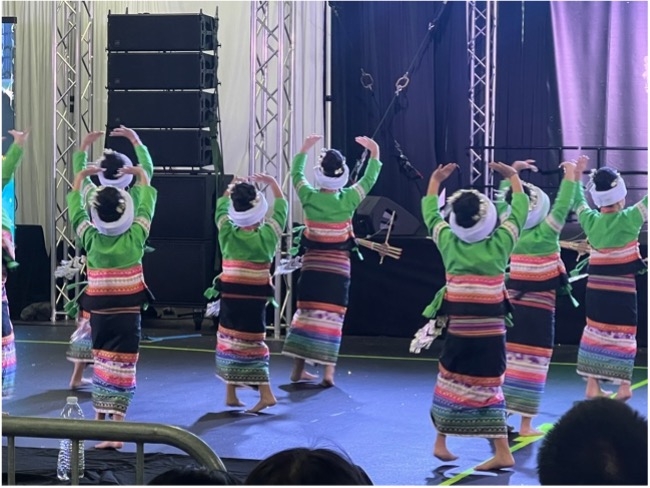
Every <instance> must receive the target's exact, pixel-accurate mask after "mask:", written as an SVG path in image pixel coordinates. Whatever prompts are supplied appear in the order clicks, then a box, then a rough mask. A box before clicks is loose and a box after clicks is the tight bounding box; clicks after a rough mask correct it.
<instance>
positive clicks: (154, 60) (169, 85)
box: [105, 13, 223, 172]
mask: <svg viewBox="0 0 650 488" xmlns="http://www.w3.org/2000/svg"><path fill="white" fill-rule="evenodd" d="M217 30H218V19H216V18H214V17H210V16H208V15H205V14H203V13H200V14H155V15H150V14H124V15H121V14H118V15H114V14H111V15H109V16H108V66H107V67H108V85H107V88H108V120H107V121H106V127H107V129H108V131H107V140H106V142H105V145H106V147H110V148H112V149H115V150H118V151H120V145H121V147H122V148H124V141H121V142H117V141H116V142H114V141H112V139H113V138H111V137H110V129H112V128H114V127H119V126H120V125H124V126H127V127H130V128H131V129H135V130H136V131H137V132H138V133H141V138H142V140H143V142H144V143H145V144H146V146H147V147H148V149H149V152H150V153H151V155H152V158H153V160H154V165H155V166H167V167H173V168H203V167H205V166H209V165H211V164H213V165H215V167H216V170H217V171H218V172H222V166H223V164H222V159H221V150H220V148H219V145H218V144H219V142H218V141H220V131H221V127H220V121H219V102H218V86H219V81H218V79H217V67H218V64H219V61H218V56H217V47H218V46H219V43H218V41H217ZM205 51H211V53H207V52H205ZM166 129H169V130H166ZM183 129H204V130H203V131H197V132H195V133H194V134H191V133H189V132H182V130H183ZM170 130H172V131H173V132H171V131H170ZM177 130H178V131H179V132H177V133H176V131H177ZM155 131H160V132H161V133H160V134H158V135H156V134H154V132H155ZM145 137H146V139H147V140H145ZM126 152H127V153H128V152H130V153H132V151H128V150H127V151H126Z"/></svg>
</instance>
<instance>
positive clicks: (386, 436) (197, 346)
mask: <svg viewBox="0 0 650 488" xmlns="http://www.w3.org/2000/svg"><path fill="white" fill-rule="evenodd" d="M72 330H73V327H72V326H71V325H68V326H64V325H57V326H51V325H32V324H30V325H20V324H19V325H16V326H15V333H16V338H17V354H18V373H17V387H16V394H15V396H14V397H13V398H12V399H10V400H8V401H6V402H4V403H3V405H2V410H3V411H6V412H9V414H11V415H19V416H38V417H57V416H58V415H59V412H60V411H61V409H62V407H63V405H64V404H65V397H66V396H68V395H70V391H69V390H68V388H67V385H68V382H69V379H70V373H71V371H72V366H71V364H70V363H69V362H67V361H66V359H65V350H66V347H67V340H68V338H69V336H70V333H71V332H72ZM143 332H144V335H145V336H147V337H148V338H149V340H148V341H146V342H143V344H142V350H141V354H140V362H139V363H138V389H137V392H136V395H135V399H134V401H133V403H132V405H131V407H130V410H129V414H128V417H127V420H132V421H140V422H160V423H166V424H172V425H176V426H179V427H182V428H185V429H187V430H189V431H191V432H193V433H195V434H197V435H198V436H200V437H201V438H203V439H204V440H205V441H206V442H207V443H208V444H209V445H210V446H211V447H212V448H213V449H214V451H215V452H216V453H217V454H218V455H219V456H220V457H221V458H224V459H225V461H226V465H227V466H229V467H233V468H232V469H234V470H235V471H236V472H237V474H240V475H242V476H243V475H245V474H246V472H247V471H248V470H249V469H251V467H252V466H253V465H254V462H252V461H251V460H259V459H263V458H265V457H267V456H269V455H270V454H273V453H275V452H277V451H280V450H282V449H286V448H291V447H297V446H306V447H331V448H335V449H340V450H343V451H344V452H346V453H347V454H348V455H349V456H350V457H351V458H352V459H353V460H354V461H355V462H356V463H357V464H359V465H361V466H362V467H363V468H364V469H365V470H366V471H367V472H368V474H369V475H370V477H371V478H372V480H373V482H374V483H375V484H377V485H438V484H445V485H451V484H458V485H460V484H474V485H508V484H510V485H535V484H538V483H537V478H536V472H535V466H536V461H535V459H536V454H537V449H538V446H539V438H535V439H526V440H521V439H518V438H517V437H513V438H511V442H510V444H511V446H512V450H513V452H514V454H513V455H514V457H515V460H516V463H517V465H516V466H515V468H514V469H512V470H510V471H504V472H501V473H498V474H496V473H487V474H483V475H475V474H470V473H471V468H472V467H473V466H476V465H477V464H479V463H481V462H482V461H484V460H486V459H488V458H490V457H491V450H490V446H489V444H488V441H487V440H484V439H469V438H450V439H449V447H450V449H451V450H452V451H455V452H456V453H457V454H460V459H459V460H458V462H456V463H453V464H444V463H441V462H440V461H438V460H437V459H435V458H433V457H432V455H431V452H432V447H433V440H434V436H435V431H434V429H433V426H432V424H431V421H430V419H429V414H428V412H429V407H430V404H431V399H432V392H433V386H434V382H435V375H436V371H437V368H436V364H435V357H436V356H437V350H432V351H425V352H424V353H423V354H422V355H412V354H410V353H409V352H408V344H409V340H406V339H387V338H378V337H373V338H370V337H365V338H364V337H344V340H343V345H342V354H341V357H340V360H339V364H338V368H337V374H336V387H334V388H330V389H322V388H318V387H315V386H310V385H292V384H290V382H289V381H288V377H289V372H290V368H291V359H290V358H286V357H284V356H281V355H279V354H278V353H277V351H279V350H280V347H281V344H280V343H278V342H275V341H272V340H271V341H269V344H270V347H271V350H272V351H276V352H274V353H273V356H272V358H271V374H272V387H273V390H274V391H275V395H276V397H277V399H278V405H276V406H275V407H273V408H271V409H269V410H268V411H265V412H264V413H263V414H261V415H259V416H253V415H247V414H244V413H243V412H242V411H237V410H234V409H232V408H230V407H226V406H225V404H224V399H225V388H224V385H223V383H221V381H220V380H218V379H217V378H216V377H215V375H214V361H215V359H214V346H215V338H214V334H213V333H212V332H209V331H207V330H204V331H203V335H201V334H200V333H195V332H194V331H193V330H192V326H191V324H188V325H186V326H184V327H183V328H181V325H180V324H175V325H174V326H173V327H169V326H168V327H160V326H158V325H156V328H145V329H143ZM438 348H439V345H438V347H437V348H436V349H438ZM575 357H576V348H575V347H571V346H558V347H557V348H556V352H555V354H554V363H553V365H552V367H551V370H550V373H549V381H548V385H547V389H546V394H545V396H544V399H543V402H542V408H541V413H540V415H539V417H538V418H537V421H536V423H535V425H537V426H539V425H543V426H544V427H549V426H550V425H552V424H553V422H555V421H556V420H557V419H558V418H559V416H560V415H561V414H562V413H563V412H565V411H566V410H567V409H569V408H570V407H571V406H572V404H573V402H574V401H576V400H580V399H581V398H582V397H583V394H584V382H583V381H582V380H581V379H580V378H579V377H578V376H577V375H576V373H575V364H574V363H575ZM637 364H638V367H637V368H636V369H635V372H634V381H633V384H634V386H635V392H634V393H635V395H634V397H633V398H632V400H631V401H630V404H631V405H632V406H633V407H634V408H635V409H637V410H639V411H640V412H642V413H643V414H644V415H645V416H647V411H648V390H647V382H648V376H647V351H646V350H645V349H643V350H640V351H639V354H638V355H637ZM78 396H79V398H80V404H81V406H82V408H83V409H84V412H85V414H86V417H87V418H91V417H92V415H93V410H92V404H91V400H90V391H85V392H79V393H78ZM240 397H241V399H242V400H243V401H244V402H245V403H247V404H248V405H250V406H252V405H253V404H254V403H255V402H256V398H257V394H256V393H255V392H254V391H252V390H243V391H242V392H241V395H240ZM515 422H518V419H515ZM511 423H513V422H512V421H511ZM17 445H18V446H20V447H29V448H46V449H48V451H33V450H31V449H30V450H27V451H22V452H21V456H25V455H27V456H31V457H33V459H34V460H36V459H38V458H39V456H40V458H48V459H49V458H50V457H51V459H54V458H53V457H52V455H53V454H55V451H53V450H49V449H55V448H56V447H57V446H58V443H57V441H55V440H45V439H43V440H34V439H18V440H17ZM134 450H135V446H134V445H128V444H127V445H126V446H125V448H124V449H123V452H126V453H128V452H134ZM3 451H4V449H3ZM48 452H49V453H50V454H48ZM145 452H147V453H151V454H152V456H153V455H154V454H155V453H164V454H178V451H177V450H176V449H174V448H170V447H166V446H160V445H149V446H147V447H146V448H145ZM5 455H6V454H5ZM48 456H49V457H48ZM112 456H114V457H112ZM88 458H89V459H92V460H93V462H94V460H98V459H99V461H98V462H100V461H101V462H105V463H106V464H107V465H110V464H111V462H112V461H111V460H113V459H114V461H115V463H118V464H116V465H117V466H119V463H120V462H124V454H122V453H104V452H102V453H101V454H99V455H94V454H88ZM133 458H135V456H133ZM168 459H172V458H171V457H168ZM174 459H176V460H178V458H176V457H174ZM181 460H182V458H181ZM168 462H171V461H168ZM3 464H4V463H3ZM51 464H52V466H51V470H52V476H53V475H54V472H55V464H54V461H52V462H51ZM167 465H168V464H165V463H163V466H167ZM5 469H6V468H5ZM148 477H149V478H150V477H151V476H150V475H149V476H148ZM35 480H36V478H33V479H32V482H35ZM95 481H96V482H99V481H101V482H102V483H111V484H115V483H117V482H119V480H117V481H115V480H114V479H113V478H110V477H109V478H106V477H105V478H103V479H97V480H95ZM131 483H132V482H131ZM39 484H40V483H39ZM42 484H44V482H43V483H42Z"/></svg>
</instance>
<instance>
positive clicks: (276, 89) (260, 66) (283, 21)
mask: <svg viewBox="0 0 650 488" xmlns="http://www.w3.org/2000/svg"><path fill="white" fill-rule="evenodd" d="M294 9H295V4H294V2H291V1H279V2H278V1H253V2H251V48H250V52H251V77H252V82H251V92H250V103H251V108H250V110H251V112H250V142H249V171H250V173H251V174H252V173H254V172H264V173H267V174H270V175H272V176H274V177H275V178H276V179H277V180H278V182H279V183H280V185H281V186H282V190H283V191H284V194H285V195H287V200H288V201H289V219H288V223H287V229H286V232H285V234H284V235H283V237H282V240H281V246H280V250H279V251H278V253H277V254H276V257H275V265H276V268H277V267H278V266H279V265H280V263H281V261H282V260H283V259H288V258H289V257H290V254H289V251H290V249H291V247H292V246H293V229H292V210H293V209H292V205H291V200H292V199H291V196H290V195H291V191H292V189H291V181H290V178H289V169H290V166H291V154H292V142H293V133H292V132H293V130H292V129H293V123H292V122H293V109H294V107H293V87H294V38H295V27H294V15H293V13H294ZM292 288H293V287H292V275H291V274H288V275H279V276H276V277H275V299H276V302H277V303H278V304H279V308H277V309H276V311H275V320H274V336H275V338H276V339H279V338H280V332H281V327H282V324H283V321H284V324H285V325H288V324H290V323H291V317H292V315H293V310H292V301H291V297H292ZM283 291H284V294H283ZM283 295H284V298H283Z"/></svg>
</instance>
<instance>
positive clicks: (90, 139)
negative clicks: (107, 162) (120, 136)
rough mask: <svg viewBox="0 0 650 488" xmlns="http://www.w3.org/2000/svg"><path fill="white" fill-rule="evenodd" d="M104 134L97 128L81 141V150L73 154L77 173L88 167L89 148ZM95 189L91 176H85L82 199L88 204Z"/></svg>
mask: <svg viewBox="0 0 650 488" xmlns="http://www.w3.org/2000/svg"><path fill="white" fill-rule="evenodd" d="M103 135H104V132H102V131H100V130H97V131H93V132H89V133H88V134H86V136H85V137H84V138H83V140H82V141H81V146H79V150H78V151H76V152H75V153H74V154H73V155H72V169H73V171H74V174H75V175H77V174H78V173H79V172H81V171H83V170H84V169H86V167H87V165H88V149H90V147H91V146H92V145H93V144H94V143H95V142H97V141H98V140H99V139H100V138H101V137H102V136H103ZM94 189H95V185H94V184H93V182H92V180H91V179H90V178H89V177H86V178H84V180H83V181H82V183H81V194H82V200H83V201H84V203H85V204H86V205H87V204H88V202H89V201H90V199H91V198H92V190H94Z"/></svg>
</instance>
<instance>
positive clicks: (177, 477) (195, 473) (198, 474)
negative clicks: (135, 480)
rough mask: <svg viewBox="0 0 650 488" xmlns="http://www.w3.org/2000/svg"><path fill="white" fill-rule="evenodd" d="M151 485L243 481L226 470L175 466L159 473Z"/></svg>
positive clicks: (237, 483)
mask: <svg viewBox="0 0 650 488" xmlns="http://www.w3.org/2000/svg"><path fill="white" fill-rule="evenodd" d="M149 484H150V485H190V486H194V485H240V484H241V482H240V481H239V480H238V479H237V478H234V477H233V476H231V475H230V474H228V473H226V472H225V471H210V470H208V469H207V468H203V467H200V468H199V467H197V466H185V467H184V468H174V469H170V470H169V471H166V472H164V473H162V474H159V475H158V476H156V477H155V478H154V479H152V480H151V481H150V482H149Z"/></svg>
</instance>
